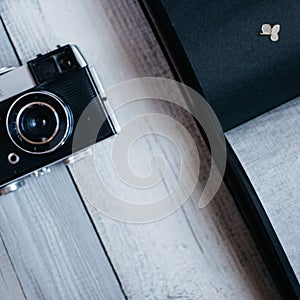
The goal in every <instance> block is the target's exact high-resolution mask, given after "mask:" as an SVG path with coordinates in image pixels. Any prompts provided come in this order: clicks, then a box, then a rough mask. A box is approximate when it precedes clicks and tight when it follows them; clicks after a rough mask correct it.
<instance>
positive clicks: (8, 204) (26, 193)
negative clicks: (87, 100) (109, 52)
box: [0, 2, 124, 299]
mask: <svg viewBox="0 0 300 300" xmlns="http://www.w3.org/2000/svg"><path fill="white" fill-rule="evenodd" d="M6 5H8V6H6ZM8 7H10V6H9V3H7V2H6V3H4V2H2V3H1V5H0V12H1V13H3V15H2V17H3V21H4V23H5V25H7V28H8V27H9V24H12V23H13V22H14V18H17V16H18V14H17V13H16V12H15V13H14V14H13V16H12V15H10V14H9V13H7V14H5V11H7V9H8ZM19 13H20V14H22V11H21V10H20V11H19ZM36 17H37V16H36ZM29 19H30V18H29ZM37 20H38V21H39V22H41V24H44V23H43V20H42V18H37ZM19 25H20V26H24V24H19ZM36 25H37V24H36ZM43 26H44V25H43ZM44 27H45V26H44ZM23 29H24V28H22V30H23ZM8 31H9V34H10V36H11V38H12V40H13V41H14V43H16V45H18V44H22V51H21V50H20V47H16V49H17V52H18V54H20V57H22V60H23V61H25V60H27V59H29V58H32V57H31V53H33V52H35V51H38V50H40V51H45V50H47V48H46V47H47V45H46V44H40V43H39V42H36V40H38V39H36V40H35V39H34V38H33V36H31V38H30V39H27V40H23V39H22V36H20V35H18V33H19V32H18V26H16V27H15V28H12V27H10V28H9V30H8ZM45 40H47V35H45ZM36 45H40V46H41V47H43V48H39V49H38V48H35V47H37V46H36ZM34 49H35V50H34ZM26 51H28V53H26ZM4 53H5V55H3V57H5V58H6V57H7V58H6V60H5V61H4V62H8V60H9V56H12V57H13V53H11V49H8V48H7V49H5V52H4ZM12 62H14V61H13V59H12ZM52 171H53V172H52V173H51V174H50V175H49V176H45V177H43V178H38V179H36V178H29V179H28V180H26V183H27V185H26V186H25V187H24V188H22V189H21V190H20V191H18V192H16V193H14V194H10V195H7V196H5V197H1V199H0V207H1V209H0V214H1V218H0V234H1V236H2V240H3V244H4V245H5V250H6V251H7V254H8V255H9V258H10V261H11V264H12V266H13V267H11V268H13V269H14V270H15V272H16V274H17V277H18V280H19V282H20V285H21V286H22V287H23V291H24V294H25V297H26V298H27V299H124V295H123V293H122V290H121V288H120V285H119V283H118V280H117V279H116V276H115V274H114V272H113V269H112V268H111V265H110V263H109V261H108V258H107V256H106V254H105V252H104V250H103V248H102V245H101V243H100V241H99V239H98V236H97V234H96V232H95V230H94V228H93V226H92V224H91V222H90V219H89V217H88V215H87V213H86V211H85V208H84V205H83V203H82V201H81V199H80V197H79V195H78V193H77V191H76V188H75V186H74V185H73V182H72V180H71V178H70V176H69V173H68V171H67V169H66V168H65V166H64V165H58V166H56V167H54V168H53V169H52ZM0 249H1V248H0ZM1 251H2V250H1ZM2 252H3V251H2ZM2 267H3V268H4V269H5V272H4V271H3V273H2V274H3V277H4V281H3V282H4V284H5V282H6V281H7V282H8V281H9V282H10V285H7V290H3V293H5V292H6V295H5V297H4V298H2V297H1V299H7V298H8V297H9V296H10V295H14V299H21V296H19V297H18V296H17V295H18V289H19V290H20V287H18V286H17V285H16V284H15V285H14V284H13V282H14V281H13V280H14V278H13V277H12V276H11V271H10V269H9V268H8V267H7V263H6V262H5V260H4V261H3V262H1V268H2ZM1 270H2V269H1ZM0 283H1V284H2V281H0ZM1 292H2V290H1ZM1 292H0V294H1Z"/></svg>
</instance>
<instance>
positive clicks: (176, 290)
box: [1, 0, 279, 299]
mask: <svg viewBox="0 0 300 300" xmlns="http://www.w3.org/2000/svg"><path fill="white" fill-rule="evenodd" d="M57 7H59V8H60V9H59V10H58V9H57ZM1 8H2V15H3V18H4V20H6V21H7V26H8V29H9V30H10V32H13V33H14V34H13V35H12V38H13V41H14V42H15V43H16V44H17V45H18V46H17V47H18V48H17V49H18V53H20V57H21V60H22V61H26V60H27V59H28V57H30V56H32V55H33V54H35V52H34V51H44V49H45V48H49V49H51V48H53V47H54V46H55V45H56V44H59V43H60V44H64V43H76V44H78V45H79V46H80V48H81V50H82V52H83V53H84V54H85V56H86V58H87V60H88V61H89V62H90V63H91V64H92V65H94V66H95V67H96V69H97V72H98V73H99V74H100V76H101V78H102V81H103V83H104V85H105V87H106V88H108V87H110V86H111V85H113V84H116V83H118V82H121V81H124V80H128V79H132V78H135V77H138V76H164V77H172V75H171V72H170V70H169V68H168V66H167V64H166V62H165V59H164V57H163V55H162V53H161V51H160V50H159V47H158V45H157V43H156V41H155V39H154V37H153V35H152V33H151V30H150V28H149V27H148V25H147V24H146V21H145V19H144V18H143V16H142V13H141V10H140V8H139V7H138V5H137V4H136V3H135V2H134V1H126V2H125V1H117V2H115V1H105V0H103V1H99V0H89V1H80V0H74V1H66V0H64V1H58V0H54V1H46V0H41V1H37V0H35V1H32V0H24V1H17V2H15V1H5V2H4V4H1ZM23 40H33V42H32V45H31V46H32V47H31V46H30V47H29V46H28V45H27V44H26V43H22V42H21V41H23ZM150 111H151V112H157V113H162V114H164V115H168V116H171V117H173V118H174V119H177V120H179V121H180V123H181V124H183V125H184V126H186V127H187V128H189V129H190V131H191V132H192V133H193V137H194V139H195V140H196V141H197V143H198V149H199V152H200V158H201V163H202V165H201V167H202V171H201V177H200V181H201V182H202V183H203V182H204V181H205V180H206V179H207V174H208V171H209V159H208V151H207V148H206V146H205V145H204V143H203V140H202V138H201V136H200V134H199V132H198V129H197V128H196V126H195V124H194V123H193V120H192V118H191V117H187V116H186V115H184V114H182V110H180V109H179V108H178V107H174V106H168V105H166V104H163V105H162V104H161V103H157V102H155V101H141V102H139V103H137V104H133V105H129V106H127V107H124V108H122V109H120V111H118V112H117V114H118V117H119V119H120V122H121V124H122V125H123V126H124V125H125V124H126V123H127V122H128V121H131V120H132V119H133V118H134V117H135V116H138V115H140V114H141V113H145V112H148V113H149V112H150ZM144 120H145V121H149V123H147V124H149V126H151V125H153V124H151V120H149V119H147V118H145V119H144ZM164 125H166V124H165V123H163V122H162V123H161V124H160V126H164ZM180 138H182V143H183V145H185V147H183V148H185V151H184V153H181V155H183V156H184V157H186V158H187V160H188V163H189V168H190V169H191V174H192V173H193V171H195V170H194V169H193V168H194V166H193V164H194V157H192V156H191V153H190V150H189V146H190V144H189V143H190V140H189V139H187V137H186V136H184V135H182V136H180ZM111 148H112V140H107V141H105V142H102V143H100V144H98V145H97V147H96V150H95V151H96V152H95V154H96V155H95V156H96V164H97V166H98V171H99V173H100V174H101V176H100V177H101V178H100V179H102V180H106V181H105V182H106V183H107V186H108V187H109V188H110V189H111V190H112V191H113V192H114V193H116V194H119V195H121V196H122V197H123V198H124V200H127V201H133V202H147V201H152V200H153V196H154V197H158V196H159V195H160V196H161V195H166V194H168V193H169V191H170V189H172V187H173V186H174V184H176V179H177V177H178V174H177V172H178V170H179V169H180V159H178V152H177V151H176V147H174V145H172V144H170V143H169V142H168V141H166V140H164V139H161V138H159V137H157V136H155V135H150V136H146V137H144V138H142V139H140V140H139V141H138V143H136V145H135V147H133V149H132V152H131V154H130V155H131V158H134V159H133V162H132V166H133V169H134V170H135V172H137V173H138V174H140V175H141V174H142V175H143V174H147V172H149V168H148V164H147V163H146V161H145V160H147V161H148V158H150V157H152V156H153V155H154V154H157V153H158V154H160V155H161V156H162V157H164V158H165V161H166V166H167V170H168V171H167V173H166V176H165V177H164V180H163V181H162V182H161V183H160V184H159V185H157V187H156V190H155V191H150V193H149V192H148V193H147V192H145V193H144V192H143V193H141V191H139V190H136V189H132V188H130V187H128V186H127V185H126V184H124V183H122V181H121V180H119V179H118V177H117V175H116V174H115V172H114V166H113V164H112V159H111ZM121 154H122V153H120V155H121ZM78 164H80V165H81V166H82V175H81V176H82V177H81V178H80V176H79V177H78V176H77V177H76V184H77V185H78V188H79V191H80V192H81V193H82V195H83V196H84V198H85V202H86V205H87V207H88V210H89V212H90V214H91V216H92V218H93V220H94V222H95V225H96V227H97V229H98V231H99V234H100V235H101V239H102V241H103V243H104V245H105V248H106V249H107V252H108V254H109V257H110V259H111V261H112V263H113V265H114V267H115V269H116V272H117V274H118V276H119V278H120V280H121V283H122V286H123V287H124V290H125V293H126V295H127V296H128V298H129V299H219V298H221V299H226V298H229V299H278V298H279V296H278V294H277V291H276V289H275V288H274V286H273V283H272V281H271V280H270V277H269V275H268V273H267V271H266V269H265V266H264V264H263V263H262V261H261V258H260V256H259V254H258V253H257V250H256V249H255V246H254V244H253V242H252V240H251V238H250V236H249V233H248V231H247V229H246V228H245V225H244V223H243V221H242V220H241V217H240V215H239V213H238V211H237V209H236V207H235V205H234V203H233V200H232V199H231V197H230V195H229V194H228V192H227V191H226V189H225V188H224V187H222V189H221V190H220V192H219V194H218V196H217V197H216V198H215V199H214V201H213V202H212V203H211V204H210V205H209V206H207V207H206V208H205V209H203V210H201V211H200V210H199V209H198V208H197V202H198V199H199V197H200V194H201V191H202V189H201V184H200V185H199V189H197V190H196V192H195V193H194V194H193V197H192V198H191V199H189V201H188V202H187V203H186V204H185V205H184V206H183V207H182V208H181V209H179V210H178V211H177V212H175V213H173V214H172V215H170V216H169V217H167V218H164V219H163V220H160V221H157V222H153V223H149V224H125V223H121V222H118V221H115V220H112V219H110V218H108V217H106V216H104V215H103V214H101V213H99V211H97V210H96V209H94V208H93V206H92V205H90V204H89V203H90V202H91V201H93V199H92V198H93V197H100V198H101V197H102V195H101V191H98V194H95V193H94V191H93V193H92V191H90V190H88V189H86V185H85V183H86V179H87V178H88V180H89V181H93V182H95V183H96V182H97V178H91V177H88V176H89V165H88V164H87V162H86V161H81V162H79V163H78ZM71 171H72V170H71ZM56 172H57V173H56V174H55V177H56V181H55V182H53V180H54V179H50V177H45V178H42V180H39V181H38V182H39V183H38V184H39V185H40V188H41V187H44V189H46V190H48V189H49V190H50V191H51V194H50V195H49V196H45V197H44V198H45V199H47V200H48V201H49V204H47V205H46V204H44V203H43V206H42V205H39V206H38V208H39V211H37V212H36V213H35V218H37V219H39V218H40V217H39V216H40V211H41V210H49V211H50V212H52V211H53V215H54V214H59V211H58V210H57V205H58V204H57V203H60V201H62V200H59V197H58V196H57V195H59V193H58V192H57V191H54V189H58V190H60V189H59V186H61V185H63V184H64V185H65V186H68V187H69V186H71V183H70V182H69V181H70V179H67V177H65V176H64V175H63V176H62V175H61V172H64V171H63V170H62V168H59V167H58V168H57V169H56ZM73 175H74V174H73ZM77 175H78V174H77ZM79 175H80V174H79ZM186 180H189V179H188V178H186ZM60 181H62V182H60ZM34 184H35V183H34ZM56 186H58V187H56ZM29 188H33V183H31V185H29ZM61 193H62V194H63V195H65V193H64V192H63V190H61ZM67 193H69V191H67ZM25 195H27V196H26V197H28V198H30V197H29V195H30V190H27V192H26V193H25ZM15 197H24V196H21V195H20V193H18V194H17V195H13V198H15ZM56 197H57V198H58V199H55V198H56ZM65 197H66V201H67V199H69V198H70V196H68V197H67V195H66V196H65ZM44 198H43V199H44ZM50 199H51V200H50ZM174 200H175V201H176V200H177V199H176V197H175V198H174ZM35 201H38V200H37V199H36V200H35ZM52 201H53V202H54V204H52V203H51V202H52ZM75 202H76V201H75ZM76 203H77V202H76ZM44 205H45V208H43V207H44ZM74 205H75V204H74ZM31 206H32V208H31V209H33V208H34V207H35V206H34V205H31ZM62 210H63V209H62ZM29 211H31V210H30V209H29V208H28V212H29ZM76 211H77V208H75V207H74V209H73V210H72V214H76ZM48 215H51V216H52V213H49V214H48ZM46 221H47V218H46ZM49 222H50V221H49ZM57 222H61V221H59V220H58V219H57ZM52 223H53V222H52ZM76 223H78V222H76ZM79 223H80V222H79ZM25 224H26V222H25ZM57 224H58V225H57V226H59V227H60V226H61V225H60V224H59V223H57ZM63 224H65V223H63ZM80 224H81V223H80ZM31 226H33V230H34V228H36V227H34V224H32V223H31V224H28V228H29V229H28V230H27V231H26V233H27V234H28V235H29V234H30V232H31ZM38 226H39V227H38V229H36V230H37V231H42V229H41V228H44V226H46V228H47V230H48V231H49V233H48V234H49V235H53V231H54V232H58V233H59V232H60V231H59V230H58V229H57V228H56V227H54V229H51V228H50V226H47V224H46V225H44V224H43V222H41V223H39V225H38ZM39 228H40V229H39ZM6 230H7V231H9V229H6ZM48 231H47V232H48ZM82 232H83V231H81V233H82ZM56 237H57V238H58V239H59V238H61V237H62V235H61V234H57V235H56ZM78 237H79V239H80V240H81V239H82V236H81V234H79V235H78ZM54 240H55V241H56V238H54ZM51 241H53V240H51ZM11 242H12V241H11ZM39 243H40V241H38V240H37V241H36V245H39ZM56 243H58V244H60V241H59V240H58V241H56ZM87 243H90V241H87V242H86V244H87ZM51 245H52V244H51ZM88 247H91V248H92V249H94V247H93V244H91V245H90V246H88ZM27 249H28V248H27ZM96 250H97V251H99V249H96ZM96 250H95V251H96ZM65 251H66V250H65ZM36 255H39V254H38V253H37V254H36ZM14 256H16V261H17V262H18V265H19V266H20V272H22V270H21V269H22V268H25V266H26V265H27V263H24V264H23V263H21V262H19V261H20V259H21V258H20V257H19V255H18V254H16V253H14ZM39 257H40V255H39ZM50 258H51V257H50ZM50 258H49V259H50ZM56 259H57V260H59V259H60V258H59V256H56ZM95 259H96V258H95V256H94V255H92V257H91V260H90V261H92V260H95ZM62 260H63V258H62ZM62 260H60V262H61V263H63V262H62ZM28 264H29V265H30V266H31V267H32V272H33V273H35V272H38V270H36V269H35V268H34V266H33V265H32V264H30V261H29V262H28ZM48 266H49V268H45V272H46V273H47V274H49V275H48V276H50V278H51V279H52V277H53V274H50V272H51V271H52V267H50V265H48ZM82 267H83V266H82ZM54 270H56V269H55V268H54ZM29 274H30V273H29ZM56 276H57V275H56ZM59 278H60V279H61V280H62V278H63V276H61V277H59ZM52 280H53V279H52ZM64 280H66V281H68V280H70V279H68V278H64ZM77 280H78V282H79V283H80V280H79V279H77ZM52 282H53V281H52ZM68 282H69V281H68ZM76 282H77V281H76ZM27 284H28V285H29V289H30V286H32V285H31V283H30V282H27ZM35 288H36V287H35ZM95 288H96V287H95V286H89V288H88V291H90V292H91V293H92V292H93V291H94V289H95ZM103 288H107V287H106V285H103ZM75 291H76V289H75ZM36 295H38V294H36ZM75 295H76V294H75ZM93 295H94V294H93ZM88 299H89V298H88ZM108 299H116V298H108Z"/></svg>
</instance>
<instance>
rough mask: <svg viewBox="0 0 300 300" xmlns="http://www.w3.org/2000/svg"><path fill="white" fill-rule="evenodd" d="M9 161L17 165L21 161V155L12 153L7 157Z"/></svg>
mask: <svg viewBox="0 0 300 300" xmlns="http://www.w3.org/2000/svg"><path fill="white" fill-rule="evenodd" d="M7 159H8V161H9V163H10V164H12V165H16V164H17V163H19V161H20V156H19V155H18V154H16V153H10V154H8V157H7Z"/></svg>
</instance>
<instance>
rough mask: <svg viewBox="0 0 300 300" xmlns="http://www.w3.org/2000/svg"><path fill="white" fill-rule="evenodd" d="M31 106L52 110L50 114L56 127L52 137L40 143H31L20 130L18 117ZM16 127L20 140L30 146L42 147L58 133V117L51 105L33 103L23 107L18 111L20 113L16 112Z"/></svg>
mask: <svg viewBox="0 0 300 300" xmlns="http://www.w3.org/2000/svg"><path fill="white" fill-rule="evenodd" d="M33 105H41V106H47V107H48V108H50V110H52V112H53V113H54V115H55V119H56V127H55V131H54V133H53V134H52V136H51V137H50V138H48V139H45V140H44V141H42V142H33V141H31V140H29V139H28V138H26V137H25V136H24V134H23V133H22V131H21V129H20V117H21V115H22V113H23V112H24V110H26V109H27V108H28V107H30V106H33ZM16 126H17V130H18V133H19V134H20V136H21V137H22V139H23V140H25V141H26V142H27V143H29V144H32V145H44V144H47V143H50V142H51V141H52V140H53V139H54V138H55V137H56V135H57V133H58V131H59V117H58V114H57V111H56V110H55V109H54V108H53V107H52V106H51V105H49V104H48V103H45V102H40V101H35V102H31V103H28V104H26V105H25V106H23V107H22V108H21V109H20V111H19V112H18V115H17V119H16Z"/></svg>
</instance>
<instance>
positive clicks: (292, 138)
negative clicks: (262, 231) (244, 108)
mask: <svg viewBox="0 0 300 300" xmlns="http://www.w3.org/2000/svg"><path fill="white" fill-rule="evenodd" d="M299 118H300V98H297V99H294V100H292V101H290V102H288V103H286V104H284V105H282V106H280V107H278V108H276V109H274V110H272V111H270V112H268V113H266V114H264V115H262V116H259V117H257V118H255V119H253V120H251V121H249V122H247V123H246V124H243V125H241V126H239V127H237V128H235V129H233V130H230V131H229V132H228V133H227V138H228V140H229V142H230V144H231V145H232V147H233V149H234V150H235V153H236V154H237V156H238V158H239V159H240V161H241V163H242V165H243V167H244V169H245V171H246V173H247V174H248V176H249V179H250V180H251V182H252V184H253V186H254V188H255V190H256V192H257V194H258V196H259V199H260V201H261V203H262V205H263V207H264V209H265V210H266V213H267V215H268V217H269V219H270V221H271V223H272V225H273V227H274V229H275V231H276V234H277V236H278V238H279V240H280V242H281V245H282V247H283V249H284V250H285V252H286V254H287V257H288V259H289V261H290V263H291V266H292V267H293V269H294V272H295V274H296V276H297V278H298V281H299V282H300V256H299V253H300V232H299V227H300V202H299V199H300V188H299V187H300V177H299V169H300V155H299V149H300V130H299Z"/></svg>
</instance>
